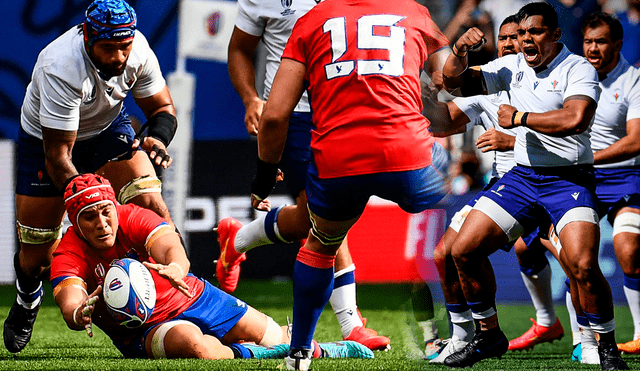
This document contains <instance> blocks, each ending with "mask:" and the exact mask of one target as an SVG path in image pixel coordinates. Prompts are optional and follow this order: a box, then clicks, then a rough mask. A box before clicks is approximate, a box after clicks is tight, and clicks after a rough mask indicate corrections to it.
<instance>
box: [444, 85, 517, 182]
mask: <svg viewBox="0 0 640 371" xmlns="http://www.w3.org/2000/svg"><path fill="white" fill-rule="evenodd" d="M453 103H454V104H455V105H456V106H458V108H460V110H461V111H462V112H464V114H465V115H467V117H468V118H469V120H470V123H469V124H467V130H469V129H470V127H471V126H473V125H480V126H482V127H483V128H484V129H485V130H489V128H495V129H496V130H498V131H501V132H503V133H505V134H508V135H511V136H516V134H517V132H518V131H519V130H520V128H513V129H504V128H503V127H501V126H500V125H498V107H500V105H501V104H509V98H508V96H507V93H505V92H504V91H499V92H497V93H496V94H491V95H476V96H473V97H467V98H456V99H454V100H453ZM515 165H516V162H515V160H514V158H513V150H510V151H493V171H492V172H491V176H492V177H498V178H502V176H503V175H504V174H505V173H506V172H507V171H509V170H511V168H512V167H514V166H515Z"/></svg>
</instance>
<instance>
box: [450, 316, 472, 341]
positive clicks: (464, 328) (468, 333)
mask: <svg viewBox="0 0 640 371" xmlns="http://www.w3.org/2000/svg"><path fill="white" fill-rule="evenodd" d="M449 317H451V326H452V327H453V333H452V334H451V336H452V337H453V336H457V337H458V338H459V339H460V340H462V341H466V342H469V341H471V339H473V335H475V333H476V326H475V323H474V322H473V315H472V314H471V309H469V310H467V311H465V312H462V313H454V312H449Z"/></svg>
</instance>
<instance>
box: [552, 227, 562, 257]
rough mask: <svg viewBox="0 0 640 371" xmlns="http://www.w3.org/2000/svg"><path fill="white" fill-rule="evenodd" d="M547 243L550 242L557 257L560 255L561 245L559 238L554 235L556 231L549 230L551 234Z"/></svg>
mask: <svg viewBox="0 0 640 371" xmlns="http://www.w3.org/2000/svg"><path fill="white" fill-rule="evenodd" d="M549 242H551V246H553V247H555V248H556V251H557V252H558V255H560V250H562V244H560V238H558V235H557V234H556V230H555V228H554V229H551V234H550V235H549Z"/></svg>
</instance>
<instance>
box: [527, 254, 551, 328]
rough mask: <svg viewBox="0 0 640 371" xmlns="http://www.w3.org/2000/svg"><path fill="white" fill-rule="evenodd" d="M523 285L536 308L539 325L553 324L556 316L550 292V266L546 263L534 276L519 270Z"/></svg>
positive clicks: (549, 325) (547, 325)
mask: <svg viewBox="0 0 640 371" xmlns="http://www.w3.org/2000/svg"><path fill="white" fill-rule="evenodd" d="M520 275H521V276H522V280H523V281H524V285H525V286H526V287H527V291H529V295H531V300H532V301H533V307H534V308H536V322H537V323H538V324H539V325H540V326H544V327H551V326H553V325H554V324H555V323H556V321H557V320H558V317H556V311H555V309H554V307H553V296H552V295H553V294H552V292H551V267H550V266H549V265H548V264H547V266H545V267H544V268H543V269H542V270H541V271H540V272H538V273H537V274H536V275H535V276H533V277H532V276H529V275H527V274H525V273H523V272H520Z"/></svg>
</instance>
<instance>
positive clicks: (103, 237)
mask: <svg viewBox="0 0 640 371" xmlns="http://www.w3.org/2000/svg"><path fill="white" fill-rule="evenodd" d="M109 237H111V233H105V234H101V235H100V236H98V240H100V241H106V240H108V239H109Z"/></svg>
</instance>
